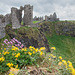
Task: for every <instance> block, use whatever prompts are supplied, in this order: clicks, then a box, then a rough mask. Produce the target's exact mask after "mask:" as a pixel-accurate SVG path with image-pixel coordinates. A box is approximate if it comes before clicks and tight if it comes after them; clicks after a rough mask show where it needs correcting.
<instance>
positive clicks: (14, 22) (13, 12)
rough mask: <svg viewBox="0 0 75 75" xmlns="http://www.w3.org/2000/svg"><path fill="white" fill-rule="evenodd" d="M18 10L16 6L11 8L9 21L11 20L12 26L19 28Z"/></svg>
mask: <svg viewBox="0 0 75 75" xmlns="http://www.w3.org/2000/svg"><path fill="white" fill-rule="evenodd" d="M19 14H20V10H18V9H17V8H14V7H12V8H11V21H12V28H13V29H18V28H20V15H19Z"/></svg>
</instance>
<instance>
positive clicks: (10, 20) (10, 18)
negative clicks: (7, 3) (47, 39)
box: [0, 5, 33, 39]
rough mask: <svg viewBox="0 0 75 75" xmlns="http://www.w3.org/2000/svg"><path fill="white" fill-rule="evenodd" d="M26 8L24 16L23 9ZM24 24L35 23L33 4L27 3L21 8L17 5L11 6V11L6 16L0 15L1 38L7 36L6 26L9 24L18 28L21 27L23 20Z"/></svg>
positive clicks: (13, 27)
mask: <svg viewBox="0 0 75 75" xmlns="http://www.w3.org/2000/svg"><path fill="white" fill-rule="evenodd" d="M23 10H24V16H23V18H22V11H23ZM22 21H23V22H24V25H32V23H33V6H30V5H25V6H24V7H22V6H20V9H17V8H15V7H12V8H11V13H10V14H6V15H5V16H3V15H0V39H1V38H3V37H5V27H6V25H8V24H12V29H18V28H20V27H21V22H22Z"/></svg>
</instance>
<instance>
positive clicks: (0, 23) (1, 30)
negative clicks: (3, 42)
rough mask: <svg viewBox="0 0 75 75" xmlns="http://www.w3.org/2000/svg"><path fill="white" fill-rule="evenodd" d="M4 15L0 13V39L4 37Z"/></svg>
mask: <svg viewBox="0 0 75 75" xmlns="http://www.w3.org/2000/svg"><path fill="white" fill-rule="evenodd" d="M5 35H6V33H5V17H4V16H3V15H0V39H1V38H3V37H5Z"/></svg>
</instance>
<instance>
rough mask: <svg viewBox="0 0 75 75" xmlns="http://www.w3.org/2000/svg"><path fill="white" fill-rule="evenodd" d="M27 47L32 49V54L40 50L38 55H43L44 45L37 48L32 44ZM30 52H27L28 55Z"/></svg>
mask: <svg viewBox="0 0 75 75" xmlns="http://www.w3.org/2000/svg"><path fill="white" fill-rule="evenodd" d="M29 49H30V50H31V51H33V52H32V53H33V54H35V53H36V52H40V55H43V52H42V50H45V49H46V48H45V47H41V48H40V49H38V48H34V47H33V46H30V47H29ZM32 53H31V52H28V54H29V55H32Z"/></svg>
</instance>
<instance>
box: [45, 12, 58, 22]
mask: <svg viewBox="0 0 75 75" xmlns="http://www.w3.org/2000/svg"><path fill="white" fill-rule="evenodd" d="M45 21H59V18H57V15H56V13H55V12H54V13H53V15H50V16H47V15H46V16H45Z"/></svg>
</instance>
